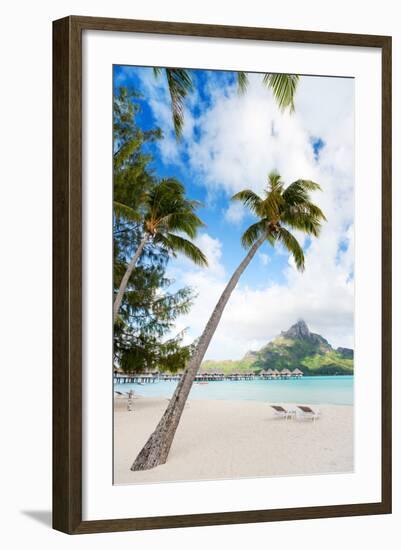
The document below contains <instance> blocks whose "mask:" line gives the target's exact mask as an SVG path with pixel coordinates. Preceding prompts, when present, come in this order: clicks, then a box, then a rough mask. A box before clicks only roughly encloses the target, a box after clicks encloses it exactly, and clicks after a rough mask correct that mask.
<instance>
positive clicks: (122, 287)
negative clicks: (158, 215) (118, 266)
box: [113, 235, 148, 322]
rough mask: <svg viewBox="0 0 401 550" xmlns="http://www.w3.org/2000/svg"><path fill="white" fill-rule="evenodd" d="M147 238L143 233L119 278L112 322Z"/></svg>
mask: <svg viewBox="0 0 401 550" xmlns="http://www.w3.org/2000/svg"><path fill="white" fill-rule="evenodd" d="M147 240H148V235H145V236H144V237H143V239H142V240H141V242H140V244H139V246H138V250H137V251H136V252H135V254H134V256H133V258H132V260H131V261H130V263H129V264H128V267H127V270H126V272H125V273H124V277H123V278H122V279H121V284H120V288H119V289H118V292H117V295H116V297H115V300H114V306H113V320H114V322H116V319H117V315H118V312H119V311H120V307H121V302H122V301H123V296H124V293H125V291H126V289H127V285H128V281H129V279H130V277H131V275H132V272H133V271H134V268H135V266H136V264H137V262H138V260H139V257H140V255H141V254H142V252H143V249H144V248H145V244H146V243H147Z"/></svg>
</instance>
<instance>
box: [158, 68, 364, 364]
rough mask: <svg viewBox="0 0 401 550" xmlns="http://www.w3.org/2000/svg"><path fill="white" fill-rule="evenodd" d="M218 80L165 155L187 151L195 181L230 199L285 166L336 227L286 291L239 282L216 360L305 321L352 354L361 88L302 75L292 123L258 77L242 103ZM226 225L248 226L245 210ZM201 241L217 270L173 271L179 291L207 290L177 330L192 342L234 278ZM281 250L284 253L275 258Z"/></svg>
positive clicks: (213, 244)
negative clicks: (312, 187) (308, 182)
mask: <svg viewBox="0 0 401 550" xmlns="http://www.w3.org/2000/svg"><path fill="white" fill-rule="evenodd" d="M215 83H216V81H215V79H214V78H211V79H210V82H209V91H210V95H211V105H210V107H209V108H208V109H201V112H202V114H201V115H200V116H199V117H198V118H196V119H195V118H194V116H193V115H192V114H191V112H190V111H189V110H188V112H187V113H186V117H187V124H186V127H185V133H184V139H183V142H182V143H181V144H180V145H179V146H177V144H176V141H175V138H174V136H173V135H172V133H171V132H169V133H168V134H167V136H166V139H165V140H163V142H162V145H161V147H162V148H161V154H162V156H163V158H164V159H165V160H166V159H167V160H170V161H171V160H172V159H175V161H176V162H180V161H181V160H180V159H181V156H180V155H181V154H182V153H183V152H185V153H186V155H188V158H189V165H190V169H191V171H192V174H193V175H194V177H195V178H197V179H198V180H199V181H201V182H202V183H203V185H205V186H206V187H207V189H208V191H209V192H210V193H213V192H215V191H216V190H223V191H224V192H226V194H227V197H229V196H231V195H232V194H233V193H234V192H236V191H238V190H240V189H243V188H246V187H249V188H252V189H253V190H255V191H256V192H259V193H260V192H262V191H263V187H264V185H265V183H266V179H267V174H268V172H269V171H270V170H272V169H277V170H278V171H279V172H280V173H281V175H282V176H283V179H284V180H285V181H286V182H287V183H289V182H291V181H294V180H295V179H298V178H304V179H313V180H315V181H317V182H319V183H320V184H321V186H322V188H323V193H315V194H314V197H313V199H314V200H315V201H316V202H317V203H318V204H319V205H320V206H321V208H322V209H323V211H324V212H325V214H326V216H327V219H328V222H327V223H326V224H325V225H324V228H323V231H322V234H321V236H320V238H319V239H314V240H312V241H311V244H310V246H308V248H307V252H306V270H305V272H304V273H303V274H300V273H298V272H297V271H296V270H295V268H294V266H293V263H292V261H291V260H289V263H288V267H287V270H286V273H285V275H286V282H285V283H283V284H280V285H279V284H277V283H275V282H274V278H272V279H271V282H270V284H269V285H266V286H265V287H264V288H259V289H257V290H256V289H254V288H248V287H246V286H244V285H243V284H241V282H240V283H239V285H238V287H237V289H236V290H235V291H234V293H233V295H232V297H231V299H230V302H229V303H228V305H227V308H226V311H225V312H224V314H223V317H222V320H221V322H220V325H219V327H218V329H217V332H216V334H215V336H214V338H213V340H212V343H211V345H210V347H209V350H208V353H207V357H209V358H238V357H241V356H242V355H243V354H244V353H245V352H246V351H248V350H249V349H257V348H258V347H261V346H262V345H264V344H265V343H266V342H267V341H268V340H270V339H271V338H273V337H274V336H275V335H276V334H277V333H279V332H280V331H281V330H283V329H286V328H288V327H289V326H290V325H291V324H292V323H293V322H295V321H296V320H297V319H298V318H300V317H302V318H304V319H305V321H306V322H307V323H308V324H309V325H310V328H311V330H314V331H316V332H319V333H321V334H322V335H323V336H324V337H326V338H328V340H329V341H330V342H331V343H332V344H333V345H335V346H350V347H352V346H353V307H354V292H353V278H352V274H353V257H354V251H353V225H352V224H353V212H354V197H353V179H354V176H353V166H354V158H353V155H354V147H353V140H354V131H353V125H354V121H353V82H352V81H351V80H349V79H347V80H345V79H329V78H320V77H319V78H317V77H316V78H315V77H313V78H309V77H304V78H302V80H301V84H300V88H299V92H298V95H297V103H296V107H297V111H296V113H295V114H294V115H293V116H291V115H289V114H288V113H285V114H282V113H280V112H279V111H278V109H277V107H276V105H275V103H274V101H273V99H272V96H271V93H270V92H269V91H267V90H266V89H264V88H263V87H262V86H261V84H260V78H259V77H258V76H254V77H252V78H251V83H250V87H249V90H248V92H247V93H246V94H245V95H243V96H239V95H238V94H237V90H236V86H233V85H232V86H230V85H227V86H225V87H224V89H222V88H218V87H217V86H216V85H215ZM151 88H152V90H153V91H152V90H150V88H149V90H150V91H149V93H150V94H151V96H152V94H153V96H152V98H153V99H151V101H152V103H151V106H152V109H153V110H154V113H155V115H156V116H157V117H158V118H159V120H160V121H163V124H162V122H159V123H160V125H162V126H163V128H164V127H165V126H164V124H167V127H169V126H168V124H170V126H171V114H170V111H169V102H168V101H165V96H164V95H163V94H165V90H164V92H162V91H160V90H159V91H157V94H159V95H158V96H157V98H155V97H154V95H155V91H154V83H152V87H151ZM163 98H164V99H163ZM197 99H198V100H199V98H197ZM195 127H197V129H198V133H197V134H195V132H194V128H195ZM316 137H321V138H322V139H323V141H324V143H325V145H324V147H323V148H322V149H321V151H320V155H319V161H318V162H316V161H315V159H314V155H313V149H312V146H311V138H316ZM225 219H226V220H227V221H229V222H232V223H239V222H240V221H242V219H243V210H240V209H239V208H238V207H237V206H236V205H229V206H228V208H227V210H226V211H225ZM297 238H299V239H300V242H301V244H303V245H305V244H306V242H305V238H304V236H303V235H301V234H298V233H297ZM198 244H199V245H200V246H202V248H203V250H205V252H207V254H208V257H209V264H210V267H209V268H208V269H202V270H201V269H197V268H195V267H193V266H192V265H190V264H189V263H185V264H183V263H182V262H181V266H180V265H177V266H174V268H172V269H174V270H175V278H176V279H177V281H179V283H180V284H181V283H182V284H188V285H190V286H192V287H194V288H195V289H196V291H197V293H198V298H197V300H196V303H195V304H194V306H193V308H192V310H191V312H190V313H189V315H187V316H185V317H183V318H182V319H180V320H179V323H178V327H184V326H189V327H190V331H189V335H188V339H192V338H194V337H197V336H199V335H200V333H201V332H202V330H203V328H204V326H205V324H206V322H207V320H208V318H209V316H210V314H211V312H212V310H213V307H214V305H215V303H216V302H217V300H218V298H219V296H220V294H221V292H222V290H223V289H224V286H225V284H226V282H227V280H228V277H229V276H230V275H231V274H230V273H226V272H225V270H224V250H223V249H222V246H221V243H220V241H219V240H218V239H216V238H214V237H213V236H211V235H208V234H206V233H204V234H202V235H201V236H200V237H199V239H198ZM282 252H283V251H282V250H280V249H279V247H277V248H276V249H275V252H274V253H275V254H276V253H282ZM258 258H259V261H255V260H254V262H255V263H257V264H258V265H257V268H258V269H264V270H265V271H266V280H267V281H269V270H270V269H271V267H270V266H271V262H269V261H268V256H267V255H266V254H265V253H263V252H260V253H259V254H258ZM238 261H240V258H239V259H238ZM178 263H180V262H178ZM248 269H252V265H251V266H250V267H249V268H248Z"/></svg>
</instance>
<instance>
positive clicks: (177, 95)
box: [166, 69, 193, 138]
mask: <svg viewBox="0 0 401 550" xmlns="http://www.w3.org/2000/svg"><path fill="white" fill-rule="evenodd" d="M166 76H167V83H168V87H169V92H170V97H171V108H172V111H173V124H174V131H175V135H176V136H177V138H180V137H181V136H182V129H183V125H184V99H185V97H186V96H187V94H188V93H189V92H190V91H192V88H193V85H192V78H191V74H190V72H189V71H188V70H187V69H166Z"/></svg>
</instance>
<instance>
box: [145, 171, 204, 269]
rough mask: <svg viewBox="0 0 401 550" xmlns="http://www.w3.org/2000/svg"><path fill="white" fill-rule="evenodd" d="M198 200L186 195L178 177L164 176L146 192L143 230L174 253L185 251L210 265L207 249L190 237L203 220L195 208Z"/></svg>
mask: <svg viewBox="0 0 401 550" xmlns="http://www.w3.org/2000/svg"><path fill="white" fill-rule="evenodd" d="M199 206H200V203H199V202H198V201H194V200H189V199H187V198H186V197H185V188H184V186H183V185H182V184H181V183H180V182H179V181H177V180H176V179H174V178H169V179H163V180H161V181H160V182H159V183H158V184H157V185H155V186H154V188H153V189H151V191H150V192H149V193H148V194H147V195H146V197H145V200H144V215H143V231H144V233H145V234H146V235H148V236H149V238H151V239H152V241H153V244H156V245H159V246H161V247H162V248H164V249H165V250H167V251H169V252H170V253H171V254H173V255H175V254H176V253H177V252H181V253H182V254H184V255H185V256H187V257H188V258H189V259H190V260H192V261H193V262H194V263H195V264H197V265H200V266H206V265H207V260H206V257H205V255H204V254H203V252H202V251H201V250H200V249H199V248H198V247H197V246H196V245H195V244H194V243H193V242H191V241H189V240H188V239H186V238H185V237H183V236H182V235H181V234H185V235H187V236H188V237H189V238H190V239H193V238H195V237H196V234H197V231H198V229H199V228H200V227H204V223H203V222H202V220H201V219H200V218H199V217H198V216H197V215H196V213H195V210H196V208H198V207H199Z"/></svg>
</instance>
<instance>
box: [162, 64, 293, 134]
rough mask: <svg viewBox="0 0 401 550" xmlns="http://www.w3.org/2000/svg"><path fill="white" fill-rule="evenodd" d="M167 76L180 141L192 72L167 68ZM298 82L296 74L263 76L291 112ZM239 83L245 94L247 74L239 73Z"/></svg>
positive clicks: (277, 97)
mask: <svg viewBox="0 0 401 550" xmlns="http://www.w3.org/2000/svg"><path fill="white" fill-rule="evenodd" d="M153 72H154V74H155V76H156V77H159V76H160V75H161V74H162V68H161V67H154V68H153ZM165 74H166V78H167V84H168V89H169V93H170V98H171V109H172V116H173V124H174V131H175V135H176V137H177V138H178V139H179V138H180V137H181V135H182V129H183V126H184V100H185V98H186V96H187V95H188V93H190V92H191V91H192V90H193V82H192V76H191V71H189V70H188V69H168V68H166V69H165ZM298 81H299V76H298V75H296V74H273V73H265V74H264V75H263V84H264V85H265V86H267V88H269V89H270V90H271V91H272V93H273V96H274V98H275V100H276V101H277V104H278V106H279V108H280V109H282V110H285V109H286V108H287V107H288V108H289V109H290V112H293V111H294V109H295V106H294V98H295V92H296V89H297V84H298ZM237 82H238V90H239V92H240V93H244V92H245V91H246V89H247V87H248V76H247V73H244V72H241V71H240V72H238V73H237Z"/></svg>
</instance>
